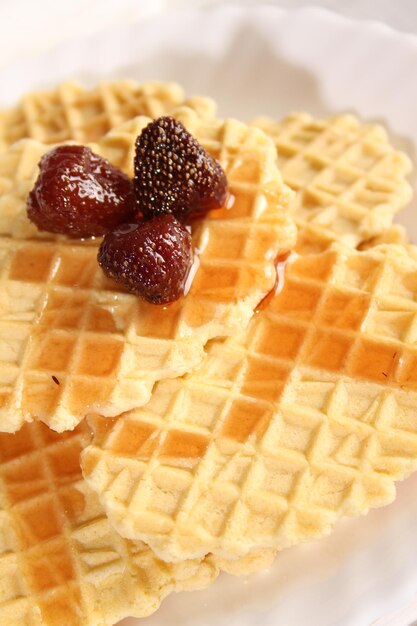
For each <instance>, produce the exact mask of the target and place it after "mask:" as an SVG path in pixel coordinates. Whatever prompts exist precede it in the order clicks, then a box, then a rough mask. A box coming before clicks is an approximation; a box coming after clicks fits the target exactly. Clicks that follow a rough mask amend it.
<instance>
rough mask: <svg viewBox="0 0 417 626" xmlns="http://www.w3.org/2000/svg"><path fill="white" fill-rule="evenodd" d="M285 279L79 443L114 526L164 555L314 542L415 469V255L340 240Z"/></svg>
mask: <svg viewBox="0 0 417 626" xmlns="http://www.w3.org/2000/svg"><path fill="white" fill-rule="evenodd" d="M281 286H282V291H281V293H280V294H279V295H277V296H275V297H274V298H272V299H271V300H270V301H269V303H268V304H266V306H265V307H264V308H263V309H261V311H260V312H259V313H258V314H257V315H256V316H255V317H254V318H253V320H252V322H251V324H250V326H249V330H248V331H247V332H245V333H242V334H241V336H240V337H234V338H230V339H228V340H225V341H223V342H220V341H217V342H213V343H212V344H211V346H210V350H209V356H208V358H207V359H206V360H205V361H204V362H203V364H202V366H201V367H200V368H199V369H198V370H197V371H196V372H194V373H192V374H189V375H187V376H185V377H183V378H181V379H176V380H170V381H163V382H160V383H159V384H158V385H157V386H156V387H155V390H154V393H153V394H152V398H151V400H150V402H149V403H148V404H147V405H146V406H145V407H142V408H141V409H137V410H136V411H132V412H130V413H127V414H125V415H124V416H121V417H120V418H119V419H118V420H115V421H114V422H113V423H112V427H111V428H110V429H109V430H108V431H107V433H106V434H105V435H104V436H103V435H99V436H97V438H96V440H95V441H94V440H93V444H92V445H91V446H90V447H88V448H87V449H86V451H85V453H84V457H83V462H82V464H83V470H84V475H85V476H86V478H87V481H88V483H89V484H90V485H91V486H92V487H93V489H95V490H96V492H97V493H98V494H99V497H100V499H101V501H102V503H103V505H104V507H105V509H106V512H107V514H108V515H109V518H110V519H111V521H112V523H113V524H114V526H115V527H116V528H117V530H118V531H119V532H120V533H121V534H122V535H124V536H127V537H130V538H133V537H135V538H137V539H139V538H140V539H141V540H144V541H146V542H147V543H148V544H149V545H150V546H151V547H152V549H153V550H155V552H156V553H157V554H158V555H159V556H161V557H162V558H164V559H165V560H167V561H168V560H172V561H177V560H181V559H184V558H186V557H187V558H188V557H191V556H193V557H194V556H197V555H203V554H206V553H207V552H214V553H218V554H221V555H223V556H232V555H235V556H236V555H243V554H246V553H247V552H248V551H250V550H253V549H254V548H255V547H256V548H260V547H266V546H270V547H272V546H273V547H274V548H277V549H281V548H284V547H287V546H290V545H293V544H297V543H299V542H302V541H305V540H307V539H309V538H312V537H319V536H321V535H324V534H326V533H328V532H329V531H330V530H331V528H332V526H333V524H334V523H335V521H336V520H337V519H338V518H339V517H341V516H342V515H359V514H363V513H366V512H367V511H368V510H369V508H370V507H376V506H381V505H383V504H387V503H389V502H390V501H391V500H392V499H393V498H394V495H395V485H394V481H395V480H399V479H402V478H404V477H406V476H407V475H408V474H409V473H410V472H411V471H412V470H414V469H416V468H417V425H416V420H415V415H416V411H417V348H416V337H417V302H416V296H415V294H416V291H417V262H416V261H415V260H413V259H412V258H410V257H409V256H408V254H407V252H406V250H405V249H403V248H401V247H400V246H394V245H391V246H388V245H387V246H380V247H377V248H374V249H372V250H369V251H367V252H356V251H354V250H352V249H349V248H345V247H341V246H338V245H335V246H334V247H333V248H331V249H330V250H329V251H327V252H324V253H320V254H318V255H310V256H301V257H298V258H297V259H296V260H294V261H293V262H290V263H288V265H287V268H286V274H285V281H284V284H283V285H281ZM94 423H95V422H94V420H93V421H92V424H93V425H94Z"/></svg>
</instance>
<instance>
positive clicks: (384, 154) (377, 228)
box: [253, 113, 411, 254]
mask: <svg viewBox="0 0 417 626" xmlns="http://www.w3.org/2000/svg"><path fill="white" fill-rule="evenodd" d="M253 123H254V124H255V125H256V126H258V127H259V128H262V129H263V130H264V131H265V132H266V133H267V134H268V135H269V136H270V137H272V139H273V140H274V142H275V145H276V148H277V153H278V166H279V168H280V171H281V173H282V176H283V178H284V181H285V182H286V184H287V185H289V186H290V187H291V188H292V189H294V190H295V191H296V192H297V194H296V196H295V203H294V211H295V212H294V216H295V219H296V222H297V226H298V229H299V237H298V242H297V252H299V253H300V254H307V253H310V252H313V253H314V252H320V251H322V250H325V249H326V248H328V247H329V246H330V245H331V244H332V242H333V241H339V242H341V243H344V244H346V245H349V246H353V247H356V246H358V245H359V244H360V243H361V242H363V241H365V240H368V239H370V238H372V237H375V236H378V235H379V234H380V233H381V232H383V231H384V230H385V229H387V228H389V227H390V225H391V222H392V220H393V218H394V216H395V214H396V213H397V212H398V211H399V210H400V209H402V208H403V207H404V206H405V205H406V204H407V203H408V202H409V201H410V198H411V187H410V185H409V184H408V183H407V181H406V175H407V174H408V173H409V172H410V170H411V163H410V160H409V159H408V157H407V156H406V155H405V154H403V153H402V152H399V151H397V150H395V149H394V148H393V146H392V145H391V144H390V142H389V139H388V136H387V133H386V131H385V130H384V129H383V128H382V127H381V126H378V125H376V124H361V123H360V122H359V121H358V119H357V118H356V117H354V116H353V115H339V116H336V117H330V118H328V119H325V120H317V119H314V118H313V117H311V116H310V115H308V114H307V113H293V114H292V115H289V116H288V117H286V118H284V119H283V120H282V121H280V122H274V121H272V120H270V119H268V118H262V117H260V118H257V119H256V120H254V121H253Z"/></svg>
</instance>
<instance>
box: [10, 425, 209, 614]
mask: <svg viewBox="0 0 417 626" xmlns="http://www.w3.org/2000/svg"><path fill="white" fill-rule="evenodd" d="M90 436H91V435H90V433H89V431H88V429H87V427H86V426H85V424H83V425H80V426H79V427H78V428H77V429H76V430H75V431H73V432H71V433H66V434H64V435H57V434H55V433H53V432H52V431H49V429H48V428H47V427H46V426H44V425H42V424H39V423H33V424H27V425H25V426H24V427H23V428H22V429H21V430H20V431H19V433H17V434H16V435H10V434H1V435H0V498H1V502H0V504H1V513H0V572H1V579H2V586H1V596H0V619H1V623H2V624H5V625H6V626H9V625H10V626H11V625H12V624H17V623H19V624H22V626H34V625H37V624H39V625H40V624H44V625H48V626H54V625H55V624H66V625H68V626H81V625H82V626H89V625H90V624H91V626H93V625H94V624H98V623H100V624H103V626H104V625H106V624H109V625H110V624H113V623H115V622H116V621H118V620H119V619H122V618H123V617H126V616H128V615H136V616H144V615H148V614H149V613H152V612H153V611H154V610H155V609H156V608H157V607H158V605H159V603H160V601H161V600H162V599H163V597H164V596H165V595H167V594H168V593H169V592H170V591H172V590H173V589H177V590H180V589H182V588H183V587H184V588H189V589H192V588H199V587H202V586H205V585H206V584H208V583H209V582H210V580H212V579H213V578H215V577H216V575H217V573H218V570H217V568H216V566H215V565H214V564H213V563H214V561H213V559H212V562H208V561H207V562H205V563H203V564H201V565H200V564H199V562H198V561H192V562H191V561H189V562H185V563H182V564H179V565H178V566H170V565H167V564H166V563H161V562H159V561H158V560H157V559H156V558H155V556H154V555H153V554H152V552H151V551H150V550H149V549H148V548H147V547H146V546H145V545H144V544H141V543H138V544H133V543H131V542H129V541H126V540H124V539H122V538H121V537H120V536H119V535H118V534H117V533H116V532H115V531H114V530H113V529H112V527H111V526H110V524H109V522H108V520H107V518H106V517H105V515H104V512H103V511H102V509H101V507H100V505H99V503H98V500H97V498H96V496H95V494H93V493H92V492H90V490H89V489H88V488H87V486H86V484H85V482H84V481H83V479H82V474H81V469H80V463H79V455H80V451H81V450H82V449H83V447H84V446H85V445H86V444H87V442H88V441H89V439H90Z"/></svg>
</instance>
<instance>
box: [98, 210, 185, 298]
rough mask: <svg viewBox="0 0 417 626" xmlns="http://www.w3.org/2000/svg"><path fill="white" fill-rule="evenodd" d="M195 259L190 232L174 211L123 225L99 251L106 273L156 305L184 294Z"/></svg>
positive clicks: (104, 241)
mask: <svg viewBox="0 0 417 626" xmlns="http://www.w3.org/2000/svg"><path fill="white" fill-rule="evenodd" d="M192 261H193V250H192V243H191V235H190V232H189V231H188V230H187V228H186V227H185V226H183V225H182V224H181V222H179V221H178V220H177V219H176V218H175V217H174V216H173V215H170V214H166V215H160V216H157V217H154V218H153V219H150V220H148V221H146V222H139V223H133V224H125V225H123V226H119V228H117V229H116V230H115V231H113V232H111V233H108V234H107V235H106V236H105V237H104V239H103V241H102V243H101V246H100V249H99V252H98V262H99V264H100V265H101V267H102V268H103V271H104V273H105V274H106V276H108V277H109V278H113V279H114V280H116V281H117V282H119V283H121V284H122V285H124V286H125V287H127V289H128V290H129V291H130V292H131V293H134V294H136V295H139V296H141V297H142V298H144V299H145V300H147V301H148V302H151V303H153V304H167V303H169V302H173V301H174V300H177V299H178V298H179V297H180V296H181V295H183V294H184V288H185V284H186V280H187V277H188V274H189V271H190V268H191V265H192Z"/></svg>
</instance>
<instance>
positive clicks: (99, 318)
mask: <svg viewBox="0 0 417 626" xmlns="http://www.w3.org/2000/svg"><path fill="white" fill-rule="evenodd" d="M176 116H177V117H178V118H179V119H181V120H182V121H183V122H184V123H185V125H186V126H187V127H188V129H189V130H190V132H191V133H192V134H193V135H194V136H195V137H196V138H197V139H198V140H199V141H200V142H201V143H202V144H203V145H204V146H205V147H206V148H207V149H208V150H209V151H210V152H211V153H212V154H213V155H214V156H215V157H216V158H218V159H219V161H220V162H221V163H222V165H223V167H224V169H225V171H226V173H227V176H228V180H229V188H230V191H231V194H232V195H231V197H232V199H233V206H231V207H229V208H223V209H220V210H217V211H213V212H212V213H211V214H209V215H208V216H207V217H206V218H204V219H203V220H201V221H200V223H199V225H197V226H196V227H195V230H194V235H193V241H194V245H195V248H196V249H197V250H198V251H199V252H198V258H199V267H198V271H197V272H196V274H195V277H194V280H193V282H192V285H191V288H190V291H189V293H188V294H187V296H186V297H184V298H182V299H180V300H179V301H177V302H176V303H174V304H172V305H169V306H167V307H157V306H155V305H150V304H147V303H146V302H144V301H142V300H140V299H139V298H137V297H135V296H133V295H130V294H127V293H126V292H125V291H123V290H122V288H120V287H119V286H118V285H117V284H116V283H114V282H112V281H110V280H108V279H106V278H105V277H104V275H103V273H102V271H101V269H100V268H99V266H98V264H97V262H96V254H97V242H91V241H90V242H87V243H85V242H82V241H79V242H77V241H74V240H69V239H66V238H65V237H62V236H53V235H50V234H45V233H43V234H42V233H39V232H38V231H37V230H36V227H35V226H34V225H32V224H31V223H30V222H29V221H28V220H27V218H26V215H25V198H26V196H27V193H28V191H29V189H30V188H31V186H32V184H33V178H34V177H35V176H36V163H37V161H38V159H39V155H40V154H41V153H42V151H45V150H46V148H45V146H42V145H40V144H39V143H37V142H35V141H33V140H22V141H21V142H19V143H18V144H16V145H15V146H14V147H13V148H12V149H11V150H10V151H9V152H8V153H6V154H5V155H3V157H1V158H0V185H2V186H3V190H4V191H3V195H2V197H1V199H0V215H1V218H0V233H1V235H2V237H0V282H1V291H2V294H3V297H2V305H1V314H0V355H1V361H0V401H1V405H2V406H1V408H0V430H2V431H5V432H13V431H15V430H17V429H18V428H19V427H20V426H21V424H22V423H23V421H24V420H29V421H30V420H32V419H35V418H37V419H41V420H43V421H44V422H45V423H47V424H48V425H49V426H50V427H51V428H53V429H55V430H57V431H63V430H66V429H72V428H73V427H74V426H75V425H76V424H77V423H78V422H79V421H80V419H81V418H82V417H83V416H84V415H85V414H86V413H89V412H93V411H97V412H101V413H102V414H105V415H107V416H112V415H117V414H119V413H121V412H123V411H126V410H129V409H131V408H134V407H136V406H140V405H141V404H143V403H145V402H146V401H147V400H148V399H149V395H150V392H151V388H152V385H153V384H154V382H155V381H157V380H159V379H162V378H167V377H172V376H178V375H180V374H183V373H185V372H186V371H190V369H192V368H193V367H195V366H196V365H197V364H198V363H199V361H200V360H201V358H202V357H203V355H204V349H203V346H204V344H205V343H206V342H207V341H208V340H209V339H211V338H213V337H216V336H226V335H229V334H232V333H234V332H236V331H237V330H238V329H242V328H243V327H245V326H246V325H247V323H248V322H249V319H250V318H251V317H252V315H253V309H254V308H255V306H256V305H257V303H258V302H259V301H260V300H261V299H262V298H263V296H264V295H265V294H266V293H267V292H268V291H269V290H270V289H271V288H272V287H273V285H274V281H275V258H276V256H277V254H278V253H279V252H280V251H282V250H287V249H289V248H291V246H293V244H294V242H295V236H296V233H295V226H294V224H293V221H292V219H291V218H290V217H288V215H287V214H286V213H285V211H284V209H285V208H286V207H287V205H288V204H289V202H290V201H291V198H292V192H291V191H290V190H289V189H288V188H287V187H285V185H283V183H282V179H281V177H280V174H279V172H278V170H277V169H276V164H275V160H276V159H275V149H274V146H273V144H272V142H271V141H270V140H269V139H268V138H267V137H266V136H265V135H264V134H263V133H262V131H259V130H258V129H254V128H250V127H248V126H246V125H244V124H241V123H240V122H236V121H233V120H229V121H226V122H221V121H219V120H215V119H214V120H204V119H202V118H200V117H199V116H198V115H197V114H196V113H195V112H194V111H192V110H191V109H189V108H185V107H184V108H182V109H180V110H178V111H177V113H176ZM148 123H149V118H145V117H139V118H135V120H132V121H130V122H127V123H126V124H125V125H123V126H122V127H120V129H117V130H114V131H112V132H111V133H109V135H107V136H106V137H105V138H103V140H102V141H101V142H99V143H98V144H92V147H93V150H94V151H95V152H99V153H101V154H103V155H104V156H105V157H107V158H108V159H109V160H110V161H112V162H113V163H115V164H116V165H118V166H119V167H121V168H122V169H124V170H125V171H126V172H127V173H129V174H132V172H131V169H132V167H133V151H134V140H135V138H136V137H137V135H138V134H139V133H140V131H141V129H142V128H143V126H144V125H146V124H148ZM8 180H10V181H11V182H10V185H9V190H8V191H7V186H8V185H7V181H8ZM10 235H13V237H11V236H10Z"/></svg>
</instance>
